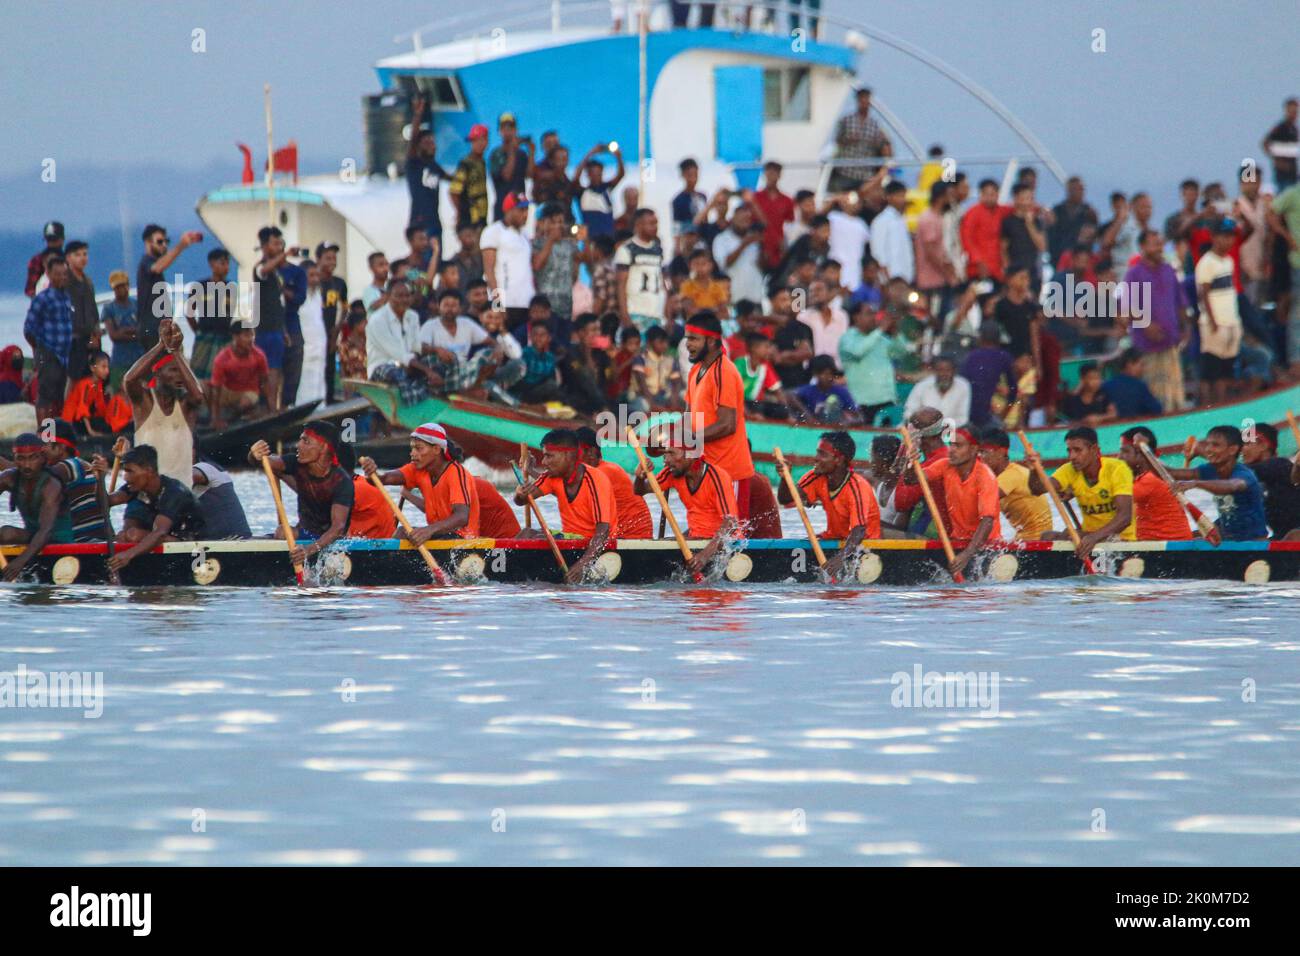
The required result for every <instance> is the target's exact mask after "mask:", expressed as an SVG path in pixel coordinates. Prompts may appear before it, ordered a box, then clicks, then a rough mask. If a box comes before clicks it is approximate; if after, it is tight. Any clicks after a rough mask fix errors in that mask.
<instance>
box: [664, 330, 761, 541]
mask: <svg viewBox="0 0 1300 956" xmlns="http://www.w3.org/2000/svg"><path fill="white" fill-rule="evenodd" d="M685 341H686V352H687V355H688V356H689V357H690V360H691V370H690V373H689V374H688V376H687V382H686V417H685V419H684V425H685V429H684V430H686V431H688V432H689V437H690V438H691V439H692V440H693V441H694V442H695V443H696V449H695V450H696V451H697V452H698V451H699V445H703V455H704V460H705V461H707V462H708V463H709V464H711V465H716V466H718V468H720V469H721V470H722V471H724V472H726V473H727V474H728V475H729V476H730V477H731V479H732V480H733V481H734V482H735V488H734V493H735V496H736V507H737V512H736V513H737V515H739V517H740V520H741V522H742V524H743V526H744V527H745V528H746V533H747V534H748V535H749V536H750V537H754V538H779V537H780V536H781V517H780V514H779V513H778V512H777V509H776V501H775V500H774V499H773V497H772V486H771V485H770V484H768V481H767V479H766V478H763V477H761V476H759V475H757V474H756V473H755V471H754V459H753V456H752V455H751V454H750V450H749V439H748V437H746V435H745V384H744V382H743V381H742V380H741V378H740V372H739V371H738V370H737V368H736V364H735V363H734V362H732V361H730V360H728V359H727V357H726V356H725V355H724V354H723V348H722V323H721V322H719V321H718V317H717V316H716V315H714V314H713V313H712V312H707V311H704V312H697V313H695V315H693V316H692V317H691V320H690V322H689V323H688V324H687V325H686V339H685ZM681 437H682V438H683V439H686V438H687V437H688V436H687V435H683V436H681Z"/></svg>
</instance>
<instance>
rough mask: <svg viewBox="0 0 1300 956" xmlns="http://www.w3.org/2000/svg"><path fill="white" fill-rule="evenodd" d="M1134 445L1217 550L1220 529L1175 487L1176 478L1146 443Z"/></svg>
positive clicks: (1138, 441) (1136, 440)
mask: <svg viewBox="0 0 1300 956" xmlns="http://www.w3.org/2000/svg"><path fill="white" fill-rule="evenodd" d="M1134 444H1135V445H1136V446H1137V449H1138V451H1140V452H1141V453H1142V456H1143V457H1144V458H1146V460H1147V464H1148V465H1150V466H1151V470H1152V471H1154V472H1155V473H1156V475H1157V476H1159V478H1160V479H1161V480H1162V481H1163V482H1164V483H1165V484H1166V485H1168V486H1169V490H1170V491H1172V492H1173V493H1174V497H1175V498H1177V499H1178V503H1179V504H1180V505H1182V506H1183V510H1185V511H1187V512H1188V513H1190V514H1191V516H1192V520H1193V521H1195V522H1196V527H1197V529H1198V530H1199V531H1200V532H1201V537H1203V538H1204V539H1205V540H1206V541H1209V542H1210V544H1212V545H1214V546H1215V547H1216V548H1217V547H1218V546H1219V544H1220V543H1221V540H1222V539H1221V537H1220V535H1219V534H1218V529H1217V528H1216V527H1215V526H1214V522H1213V521H1211V520H1210V519H1209V518H1207V517H1206V516H1205V513H1204V512H1202V511H1201V509H1200V508H1198V507H1196V505H1194V504H1192V503H1191V502H1190V501H1188V500H1187V496H1186V495H1185V494H1183V493H1182V492H1181V491H1179V490H1178V489H1177V488H1175V487H1174V476H1173V475H1171V474H1169V469H1168V468H1166V467H1165V464H1164V462H1162V461H1161V460H1160V459H1159V458H1157V457H1156V456H1155V455H1154V454H1153V453H1152V452H1151V449H1150V448H1148V447H1147V443H1146V442H1145V441H1142V440H1140V439H1135V440H1134Z"/></svg>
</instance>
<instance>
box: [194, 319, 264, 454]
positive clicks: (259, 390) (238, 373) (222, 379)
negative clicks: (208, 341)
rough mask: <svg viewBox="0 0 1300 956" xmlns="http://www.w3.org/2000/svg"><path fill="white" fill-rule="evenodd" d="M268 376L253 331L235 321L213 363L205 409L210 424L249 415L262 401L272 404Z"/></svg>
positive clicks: (219, 425) (222, 425)
mask: <svg viewBox="0 0 1300 956" xmlns="http://www.w3.org/2000/svg"><path fill="white" fill-rule="evenodd" d="M271 387H272V385H271V375H270V370H269V369H268V367H267V364H266V355H264V354H263V352H262V350H261V349H259V348H258V347H257V345H256V344H254V336H253V330H252V329H250V328H248V327H247V326H244V325H240V324H236V325H235V326H234V328H233V330H232V332H231V335H230V344H229V345H227V346H226V347H225V348H224V349H222V350H221V351H220V353H218V355H217V357H216V360H215V361H213V363H212V380H211V382H209V387H208V409H209V412H210V414H211V416H212V427H213V428H215V429H218V430H220V429H223V428H225V427H226V424H227V422H228V421H230V420H236V421H238V420H239V419H243V418H248V417H250V416H252V415H253V414H254V413H255V412H256V411H257V410H258V407H259V406H261V405H262V404H263V403H265V406H266V407H268V408H269V407H271V395H270V391H271Z"/></svg>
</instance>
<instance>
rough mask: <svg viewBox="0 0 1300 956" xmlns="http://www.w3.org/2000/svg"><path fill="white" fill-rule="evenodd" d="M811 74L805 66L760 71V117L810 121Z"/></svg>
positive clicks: (787, 120) (789, 120)
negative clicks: (761, 114)
mask: <svg viewBox="0 0 1300 956" xmlns="http://www.w3.org/2000/svg"><path fill="white" fill-rule="evenodd" d="M811 82H812V80H811V72H810V71H809V69H808V67H806V66H798V67H786V68H780V69H770V70H764V71H763V118H764V119H767V120H780V121H784V122H794V123H798V122H804V123H806V122H808V120H810V119H811V118H812V101H811Z"/></svg>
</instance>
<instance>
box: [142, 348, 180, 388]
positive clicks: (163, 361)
mask: <svg viewBox="0 0 1300 956" xmlns="http://www.w3.org/2000/svg"><path fill="white" fill-rule="evenodd" d="M175 361H176V356H175V354H174V353H172V352H168V353H167V354H166V355H164V356H163V357H162V358H160V359H159V360H158V361H156V362H154V363H153V368H152V369H151V371H153V372H155V373H157V372H161V371H162V370H163V369H165V368H166V367H167V366H168V365H170V364H171V363H172V362H175ZM157 387H158V376H157V375H156V374H155V375H154V377H153V378H151V379H149V381H148V383H147V384H146V385H145V388H157Z"/></svg>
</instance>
